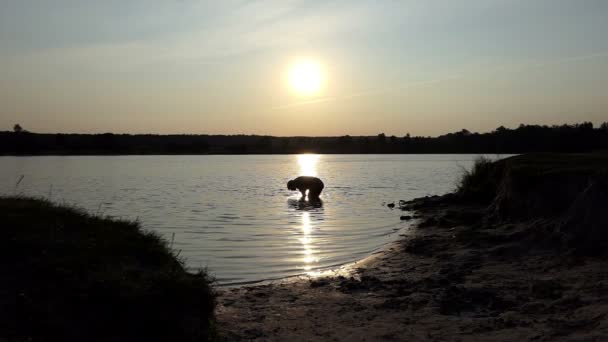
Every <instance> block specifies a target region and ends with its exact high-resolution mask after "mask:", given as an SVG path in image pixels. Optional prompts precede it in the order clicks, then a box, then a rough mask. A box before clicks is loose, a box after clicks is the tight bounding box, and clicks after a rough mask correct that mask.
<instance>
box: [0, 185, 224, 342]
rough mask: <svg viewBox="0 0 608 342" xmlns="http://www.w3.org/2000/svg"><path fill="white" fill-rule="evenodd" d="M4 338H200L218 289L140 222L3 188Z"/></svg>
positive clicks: (0, 334)
mask: <svg viewBox="0 0 608 342" xmlns="http://www.w3.org/2000/svg"><path fill="white" fill-rule="evenodd" d="M0 222H1V227H2V228H1V229H0V233H1V234H2V239H0V279H2V282H1V283H0V340H2V339H7V340H9V341H13V340H14V341H46V340H61V341H135V340H147V341H194V340H197V341H201V340H205V339H206V337H207V336H208V333H209V329H210V325H211V324H212V318H213V310H214V304H215V296H214V293H213V290H212V288H211V287H210V280H209V278H208V276H207V275H206V274H205V273H204V272H202V271H201V272H199V273H197V274H190V273H188V272H186V271H185V269H184V265H183V264H182V262H181V261H180V260H179V259H178V258H177V256H176V255H175V254H174V253H173V252H172V251H171V250H170V249H169V248H168V247H167V244H166V242H165V241H164V240H162V239H161V238H160V237H158V236H157V235H155V234H153V233H150V232H145V231H142V229H141V228H140V226H139V224H138V223H136V222H127V221H121V220H115V219H110V218H102V217H96V216H92V215H89V214H87V213H85V212H83V211H80V210H76V209H73V208H67V207H63V206H58V205H55V204H52V203H50V202H47V201H44V200H39V199H30V198H15V197H0Z"/></svg>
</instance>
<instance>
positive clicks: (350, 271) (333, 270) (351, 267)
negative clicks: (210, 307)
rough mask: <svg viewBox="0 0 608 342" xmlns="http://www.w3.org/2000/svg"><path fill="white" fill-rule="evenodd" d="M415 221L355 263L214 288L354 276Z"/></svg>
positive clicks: (411, 227) (412, 227)
mask: <svg viewBox="0 0 608 342" xmlns="http://www.w3.org/2000/svg"><path fill="white" fill-rule="evenodd" d="M417 221H418V220H417V219H412V220H410V221H409V224H410V225H409V226H407V227H403V228H400V229H399V230H397V231H395V232H394V233H393V234H398V237H396V238H395V240H393V241H389V242H386V243H384V244H383V245H381V246H379V247H378V248H376V249H374V250H372V251H371V252H369V254H367V255H366V256H365V257H363V258H361V259H357V260H355V261H351V262H347V263H344V264H341V265H336V266H333V267H332V266H329V267H328V268H326V269H323V270H319V271H314V272H308V273H303V274H297V275H292V276H287V277H281V278H276V279H263V280H254V281H251V282H246V283H230V284H216V288H217V289H218V290H219V291H221V290H224V289H233V288H240V287H254V286H263V285H272V284H275V285H276V284H282V283H287V284H289V283H292V282H298V281H306V280H310V279H317V278H324V277H338V276H343V277H346V276H355V275H356V274H355V273H356V272H355V270H356V269H357V268H359V267H365V266H366V265H367V264H369V263H371V262H373V261H374V260H376V258H378V257H379V256H380V255H382V254H384V253H386V252H387V251H388V250H389V249H390V248H394V247H395V246H394V245H396V244H398V243H399V240H401V239H402V238H403V237H404V236H406V234H403V231H404V230H408V229H414V228H415V224H416V223H417Z"/></svg>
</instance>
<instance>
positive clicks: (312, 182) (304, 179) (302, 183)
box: [287, 176, 325, 199]
mask: <svg viewBox="0 0 608 342" xmlns="http://www.w3.org/2000/svg"><path fill="white" fill-rule="evenodd" d="M324 187H325V185H324V184H323V181H321V180H320V179H319V178H317V177H310V176H300V177H298V178H296V179H292V180H290V181H289V182H287V189H289V190H298V191H300V192H301V193H302V198H304V197H306V190H308V199H318V198H319V195H321V191H323V188H324Z"/></svg>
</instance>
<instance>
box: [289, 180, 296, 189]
mask: <svg viewBox="0 0 608 342" xmlns="http://www.w3.org/2000/svg"><path fill="white" fill-rule="evenodd" d="M287 189H288V190H295V189H296V182H294V181H293V180H290V181H289V182H287Z"/></svg>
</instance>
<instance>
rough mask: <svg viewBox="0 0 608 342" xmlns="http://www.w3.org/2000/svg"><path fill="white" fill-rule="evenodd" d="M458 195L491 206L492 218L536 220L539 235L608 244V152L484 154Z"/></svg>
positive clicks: (602, 248)
mask: <svg viewBox="0 0 608 342" xmlns="http://www.w3.org/2000/svg"><path fill="white" fill-rule="evenodd" d="M455 198H457V199H458V200H461V201H462V200H464V201H473V202H478V203H482V204H486V205H487V210H486V213H485V220H486V221H487V222H525V221H528V222H535V224H534V225H533V226H536V227H538V226H541V227H542V228H543V229H544V231H542V232H541V231H540V230H539V232H538V233H539V234H540V235H543V236H544V237H545V238H546V239H555V240H556V241H558V242H560V243H564V244H565V246H564V247H567V248H574V249H576V250H577V251H578V252H582V253H590V254H597V253H604V252H606V250H607V249H608V229H606V227H608V217H607V216H606V215H605V213H604V211H605V207H606V205H608V153H588V154H528V155H521V156H515V157H511V158H506V159H504V160H500V161H497V162H492V161H490V160H488V159H484V158H480V159H478V160H476V162H475V165H474V166H473V168H472V170H471V171H469V172H466V173H465V174H464V175H463V177H462V179H461V181H460V183H459V185H458V190H457V192H456V196H455Z"/></svg>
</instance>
